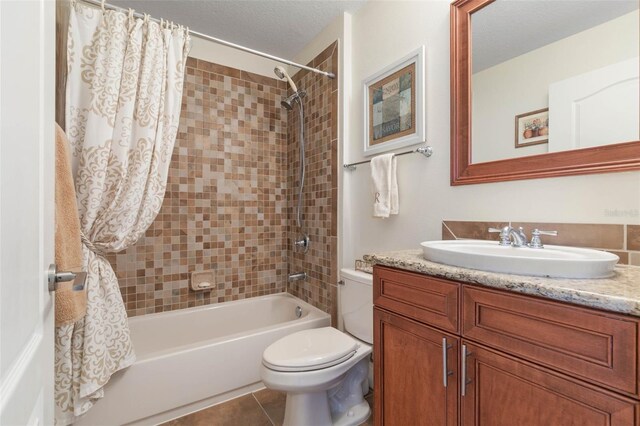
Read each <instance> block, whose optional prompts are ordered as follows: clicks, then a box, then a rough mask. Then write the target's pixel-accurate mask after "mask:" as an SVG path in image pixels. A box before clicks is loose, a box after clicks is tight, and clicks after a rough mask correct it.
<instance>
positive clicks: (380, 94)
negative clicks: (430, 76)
mask: <svg viewBox="0 0 640 426" xmlns="http://www.w3.org/2000/svg"><path fill="white" fill-rule="evenodd" d="M363 85H364V154H365V155H367V156H368V155H374V154H379V153H381V152H385V151H389V150H392V149H397V148H402V147H405V146H409V145H415V144H419V143H422V142H424V141H425V125H424V122H425V120H424V112H425V107H424V99H425V96H424V46H421V47H420V48H418V49H417V50H415V51H413V52H411V53H410V54H409V55H407V56H405V57H404V58H402V59H400V60H398V61H396V62H394V63H393V64H391V65H389V66H387V67H385V68H384V69H382V70H380V71H378V72H377V73H375V74H374V75H372V76H370V77H368V78H367V79H365V80H364V82H363Z"/></svg>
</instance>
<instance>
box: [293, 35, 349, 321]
mask: <svg viewBox="0 0 640 426" xmlns="http://www.w3.org/2000/svg"><path fill="white" fill-rule="evenodd" d="M309 66H312V67H316V68H319V69H321V70H324V71H332V72H334V73H335V74H338V44H337V42H335V43H333V44H331V45H330V46H329V47H327V48H326V49H325V50H324V51H323V52H322V53H320V54H319V55H318V56H317V57H316V58H315V59H314V60H313V61H311V62H310V63H309ZM293 79H294V81H295V83H296V85H297V86H298V88H302V89H304V90H306V92H307V97H306V98H305V99H304V106H305V136H306V143H305V147H306V158H307V172H306V179H305V187H304V196H303V197H304V198H303V211H302V212H303V214H302V221H303V226H304V228H305V230H306V232H307V234H308V235H309V238H310V239H311V245H310V249H309V251H308V252H307V253H306V254H302V253H297V252H294V250H293V248H292V247H293V246H292V244H291V241H292V240H293V239H294V238H295V237H296V236H297V227H296V225H295V206H296V203H297V188H298V183H299V179H298V178H299V160H298V156H299V153H298V149H299V145H298V138H299V133H298V132H299V130H298V127H299V119H298V110H297V109H296V110H294V111H291V112H289V118H288V133H287V134H288V140H287V147H288V149H287V153H288V156H289V164H290V165H291V167H289V170H288V176H287V181H288V183H289V185H288V197H287V198H288V200H289V202H288V210H289V217H290V218H291V220H290V222H289V228H288V236H289V245H288V247H289V252H288V253H289V272H290V273H294V272H299V271H300V272H302V271H305V272H307V274H309V278H308V279H307V281H295V282H291V283H289V284H288V291H289V292H290V293H292V294H293V295H295V296H297V297H299V298H301V299H303V300H305V301H307V302H309V303H311V304H312V305H314V306H316V307H318V308H320V309H322V310H323V311H325V312H327V313H330V314H331V317H332V324H334V325H336V324H337V304H336V302H337V282H338V269H337V264H338V257H337V227H338V226H337V225H338V130H337V129H338V119H337V117H338V79H337V78H335V79H329V78H327V77H324V76H321V75H318V74H312V73H310V72H308V71H300V72H298V73H296V74H295V76H294V77H293Z"/></svg>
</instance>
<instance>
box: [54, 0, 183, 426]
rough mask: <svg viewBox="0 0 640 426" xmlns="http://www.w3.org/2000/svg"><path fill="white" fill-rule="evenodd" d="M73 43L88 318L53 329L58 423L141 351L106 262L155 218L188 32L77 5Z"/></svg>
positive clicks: (72, 98) (70, 55)
mask: <svg viewBox="0 0 640 426" xmlns="http://www.w3.org/2000/svg"><path fill="white" fill-rule="evenodd" d="M70 13H71V14H70V17H69V33H68V40H67V43H68V44H67V71H68V74H67V91H66V132H67V135H68V138H69V141H70V143H71V151H72V153H73V158H72V165H73V172H74V179H75V186H76V191H77V199H78V209H79V215H80V226H81V231H82V234H83V236H82V238H83V245H84V247H83V250H84V262H85V267H86V271H87V272H88V276H87V280H86V285H87V297H88V299H87V315H86V316H85V317H84V319H82V320H81V321H79V322H77V323H76V324H73V325H68V326H63V327H58V328H57V329H56V354H55V355H56V359H55V405H56V423H57V424H60V425H66V424H69V423H72V422H73V421H74V420H75V418H76V417H77V416H80V415H82V414H84V413H85V412H87V410H89V409H90V408H91V406H92V405H93V404H94V403H95V402H96V401H97V400H98V399H99V398H101V397H102V396H103V394H104V389H103V387H104V385H106V383H107V382H108V381H109V378H110V377H111V375H112V374H113V373H115V372H116V371H118V370H121V369H123V368H125V367H128V366H130V365H131V364H132V363H133V362H134V360H135V354H134V351H133V347H132V344H131V340H130V337H129V327H128V325H127V314H126V310H125V307H124V304H123V301H122V297H121V295H120V289H119V287H118V280H117V279H116V276H115V273H114V271H113V269H112V267H111V265H110V264H109V262H108V261H107V260H106V259H105V257H104V255H105V254H106V253H115V252H118V251H120V250H124V249H126V248H127V247H130V246H131V245H133V244H135V243H136V241H138V239H139V238H140V237H141V236H142V235H143V234H144V232H145V231H146V230H147V228H148V227H149V226H150V225H151V223H152V222H153V220H154V219H155V217H156V215H157V214H158V212H159V210H160V207H161V205H162V200H163V198H164V193H165V188H166V183H167V174H168V170H169V162H170V160H171V154H172V152H173V146H174V143H175V138H176V134H177V130H178V122H179V118H180V107H181V103H182V86H183V80H184V68H185V63H186V58H187V53H188V51H189V35H188V34H189V33H188V30H186V29H184V28H182V27H180V26H175V25H173V24H172V23H171V24H169V23H166V22H162V23H160V24H158V23H156V22H153V21H151V20H150V19H149V18H148V17H145V18H144V19H137V18H135V17H134V16H133V11H129V13H128V14H127V13H123V12H120V11H111V10H104V8H103V9H96V8H92V7H89V6H85V5H82V4H80V3H74V4H72V7H71V12H70Z"/></svg>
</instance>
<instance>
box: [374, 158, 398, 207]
mask: <svg viewBox="0 0 640 426" xmlns="http://www.w3.org/2000/svg"><path fill="white" fill-rule="evenodd" d="M397 161H398V160H397V159H396V157H395V155H394V154H383V155H378V156H377V157H373V158H372V159H371V180H372V182H373V216H374V217H382V218H385V217H389V215H392V214H398V211H399V201H398V178H397Z"/></svg>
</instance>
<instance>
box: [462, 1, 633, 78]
mask: <svg viewBox="0 0 640 426" xmlns="http://www.w3.org/2000/svg"><path fill="white" fill-rule="evenodd" d="M639 3H640V2H639V1H638V0H587V1H576V0H550V1H549V0H546V1H545V0H497V1H496V2H494V3H491V4H490V5H489V6H487V7H485V8H483V9H480V10H479V11H478V12H475V13H474V14H472V15H471V21H472V28H473V72H474V73H476V72H478V71H482V70H484V69H486V68H489V67H492V66H494V65H497V64H499V63H501V62H504V61H506V60H508V59H511V58H515V57H516V56H519V55H522V54H524V53H526V52H529V51H531V50H534V49H537V48H539V47H542V46H545V45H547V44H549V43H552V42H554V41H557V40H560V39H563V38H566V37H568V36H570V35H572V34H575V33H578V32H580V31H584V30H586V29H588V28H591V27H593V26H595V25H598V24H601V23H604V22H606V21H609V20H611V19H614V18H617V17H619V16H622V15H624V14H626V13H629V12H632V11H633V10H637V9H638V6H639Z"/></svg>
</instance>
